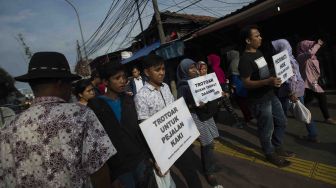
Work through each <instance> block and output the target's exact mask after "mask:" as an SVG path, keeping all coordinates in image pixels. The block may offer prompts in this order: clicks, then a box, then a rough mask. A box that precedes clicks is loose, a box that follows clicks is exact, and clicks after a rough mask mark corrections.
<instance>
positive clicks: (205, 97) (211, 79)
mask: <svg viewBox="0 0 336 188" xmlns="http://www.w3.org/2000/svg"><path fill="white" fill-rule="evenodd" d="M188 84H189V87H190V90H191V94H192V96H193V98H194V101H195V103H196V106H199V105H200V102H203V103H207V102H208V101H213V100H215V99H218V98H219V97H221V96H222V88H221V86H220V84H219V82H218V79H217V76H216V74H215V73H211V74H207V75H204V76H200V77H197V78H194V79H191V80H188Z"/></svg>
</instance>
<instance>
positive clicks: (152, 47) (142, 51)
mask: <svg viewBox="0 0 336 188" xmlns="http://www.w3.org/2000/svg"><path fill="white" fill-rule="evenodd" d="M159 47H160V42H159V41H157V42H155V43H153V44H151V45H149V46H146V47H144V48H141V49H140V50H138V51H137V52H135V53H134V54H133V56H132V57H130V58H127V59H124V60H122V61H121V64H126V63H129V62H131V61H134V60H136V59H138V58H140V57H143V56H146V55H148V54H149V53H151V52H152V51H153V50H155V49H157V48H159Z"/></svg>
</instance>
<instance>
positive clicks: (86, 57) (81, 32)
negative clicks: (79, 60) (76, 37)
mask: <svg viewBox="0 0 336 188" xmlns="http://www.w3.org/2000/svg"><path fill="white" fill-rule="evenodd" d="M65 1H66V2H67V3H68V4H69V5H70V6H71V7H72V8H73V9H74V10H75V12H76V16H77V20H78V25H79V30H80V34H81V38H82V43H83V48H84V54H85V60H86V61H89V59H88V56H87V53H86V48H85V42H84V37H83V31H82V25H81V23H80V19H79V14H78V12H77V9H76V7H75V6H74V5H73V4H72V3H71V2H70V1H69V0H65Z"/></svg>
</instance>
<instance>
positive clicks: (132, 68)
mask: <svg viewBox="0 0 336 188" xmlns="http://www.w3.org/2000/svg"><path fill="white" fill-rule="evenodd" d="M134 69H137V70H138V71H140V69H139V67H138V66H136V65H134V66H132V67H131V71H133V70H134Z"/></svg>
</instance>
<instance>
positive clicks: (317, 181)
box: [173, 95, 336, 188]
mask: <svg viewBox="0 0 336 188" xmlns="http://www.w3.org/2000/svg"><path fill="white" fill-rule="evenodd" d="M328 104H329V106H328V107H329V111H330V115H331V116H332V117H335V115H336V95H328ZM310 107H311V108H310V110H311V112H312V114H313V118H314V119H315V120H316V122H317V128H318V134H319V139H320V141H321V143H308V142H306V141H304V140H301V139H300V136H302V135H306V128H305V125H304V124H302V123H300V122H298V121H296V120H295V119H293V118H291V117H289V118H288V126H287V130H286V136H285V143H284V146H285V147H286V149H288V150H291V151H294V152H295V153H296V154H297V156H296V157H295V158H291V159H289V160H291V161H292V163H293V164H292V165H291V166H290V167H286V168H281V169H280V168H278V167H276V166H274V165H272V164H269V163H267V162H265V160H264V157H263V155H262V152H261V150H260V144H259V140H258V138H257V137H256V130H257V129H256V125H255V121H254V123H252V124H251V125H249V126H248V127H247V128H245V129H237V128H232V127H230V126H229V125H230V124H231V123H232V121H233V120H232V119H231V117H228V114H227V113H226V112H221V114H220V115H219V116H218V117H219V118H218V124H217V125H218V128H219V131H220V135H221V139H219V141H216V147H215V150H216V159H217V161H218V164H219V165H220V167H222V169H221V171H220V172H218V173H217V175H218V181H219V182H220V183H221V184H222V185H223V186H224V187H225V188H236V187H237V188H241V187H248V188H253V187H256V188H257V187H258V188H260V187H263V188H264V187H270V188H277V187H279V188H280V187H281V188H283V187H293V188H294V187H295V188H296V187H302V188H310V187H311V188H316V187H318V188H319V187H321V188H329V187H336V136H335V135H336V126H335V125H329V124H325V123H324V122H323V118H322V115H321V112H320V110H319V108H318V106H317V104H316V102H314V103H312V104H311V106H310ZM237 113H239V115H241V113H240V111H239V110H237ZM194 145H195V147H194V148H193V150H194V152H195V153H196V155H197V156H198V158H195V161H194V163H195V166H196V167H197V169H198V172H197V173H198V177H197V178H199V179H200V180H201V182H202V186H201V187H205V188H207V187H210V186H209V185H208V184H207V182H206V180H205V178H204V176H203V174H202V170H201V162H200V159H199V156H200V155H199V153H200V151H199V150H200V148H199V146H198V145H199V144H197V142H195V144H194ZM173 176H174V178H175V179H177V182H176V183H177V187H178V188H180V187H181V188H183V187H186V182H185V180H184V179H183V176H182V175H181V174H180V173H179V171H178V170H176V169H174V168H173Z"/></svg>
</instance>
